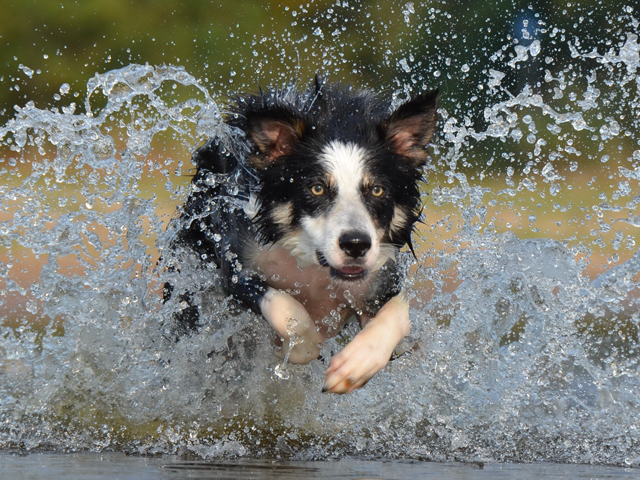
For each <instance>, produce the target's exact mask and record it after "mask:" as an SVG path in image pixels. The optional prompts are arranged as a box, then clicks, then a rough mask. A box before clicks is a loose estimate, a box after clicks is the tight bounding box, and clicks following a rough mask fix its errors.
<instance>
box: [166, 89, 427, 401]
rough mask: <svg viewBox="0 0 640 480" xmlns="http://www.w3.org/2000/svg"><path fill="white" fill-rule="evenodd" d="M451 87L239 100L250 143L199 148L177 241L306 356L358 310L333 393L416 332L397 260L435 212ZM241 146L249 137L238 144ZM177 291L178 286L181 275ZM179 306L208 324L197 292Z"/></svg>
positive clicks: (334, 368)
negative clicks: (442, 113)
mask: <svg viewBox="0 0 640 480" xmlns="http://www.w3.org/2000/svg"><path fill="white" fill-rule="evenodd" d="M436 97H437V91H430V92H427V93H424V94H422V95H420V96H417V97H415V98H413V99H411V100H409V101H407V102H405V103H403V104H402V105H400V106H399V107H398V108H397V109H396V110H395V111H391V109H390V103H389V102H385V101H382V100H380V99H379V98H377V97H376V96H375V95H374V94H372V93H370V92H368V91H362V90H354V89H351V88H346V87H341V86H338V85H330V84H326V83H323V82H322V81H320V80H319V79H318V78H316V80H315V82H313V83H312V85H311V86H310V87H309V88H308V89H306V90H304V91H298V90H295V89H294V88H290V89H286V90H277V89H270V90H264V91H263V90H261V91H260V92H259V93H258V94H253V95H246V96H238V97H235V99H234V101H233V105H232V107H231V110H230V113H229V114H228V115H227V116H226V123H227V125H228V126H229V127H231V131H232V132H235V133H236V136H237V137H238V138H236V139H235V140H237V141H239V142H240V145H241V148H239V149H238V148H237V147H236V148H235V149H234V152H231V148H227V147H228V146H225V145H222V144H221V143H219V142H218V141H216V140H213V141H210V142H208V143H207V144H205V145H204V146H203V147H201V148H200V149H199V150H197V151H196V152H195V153H194V155H193V161H194V163H195V165H196V166H197V172H196V174H195V177H194V179H193V183H192V188H191V193H190V195H189V198H188V199H187V202H186V204H185V206H184V211H183V214H182V216H181V222H183V223H181V225H182V226H181V230H180V232H179V234H178V236H177V238H176V245H179V246H182V247H186V248H188V249H191V250H193V251H194V252H195V253H197V254H198V255H199V257H200V258H201V259H202V261H203V262H212V263H215V264H216V266H217V267H218V268H219V269H220V276H221V278H222V283H223V288H224V290H225V293H226V294H229V295H232V296H233V297H234V298H235V299H236V300H237V301H239V302H241V303H242V304H244V305H245V306H247V307H249V308H251V309H252V310H253V311H255V312H256V313H259V314H261V315H263V316H264V318H265V319H266V320H267V322H269V324H270V325H271V327H272V328H273V329H274V330H275V332H276V333H277V334H278V335H279V337H280V338H281V339H282V350H281V352H280V353H281V355H282V356H286V358H287V359H288V361H289V362H292V363H307V362H309V361H311V360H313V359H315V358H317V357H318V355H319V353H320V347H321V345H322V343H323V341H324V340H325V339H326V338H329V337H332V336H334V335H336V334H337V333H338V332H340V330H341V328H342V326H343V325H344V323H345V322H346V321H347V320H348V318H350V317H351V316H352V315H354V314H355V315H356V316H357V317H358V319H359V321H360V325H361V327H362V329H361V331H360V332H359V333H358V334H357V335H356V336H355V337H354V338H353V339H352V340H351V341H350V342H349V343H348V344H347V345H346V346H345V347H344V349H343V350H342V351H341V352H340V353H338V354H337V355H335V356H334V357H332V359H331V361H330V364H329V367H328V369H327V370H326V372H325V380H324V387H323V391H325V392H332V393H348V392H351V391H353V390H354V389H357V388H360V387H362V386H363V385H364V384H365V383H366V382H367V381H368V380H369V379H370V378H371V377H373V376H374V375H375V374H376V373H377V372H378V371H379V370H380V369H382V368H383V367H384V366H385V365H386V364H387V362H388V361H389V359H390V357H391V355H392V353H393V351H394V349H395V348H396V346H397V345H398V344H399V343H400V341H401V340H402V339H403V338H404V337H405V336H406V335H407V334H408V332H409V306H408V303H407V301H406V300H405V298H404V295H403V293H402V291H401V287H400V278H399V275H398V272H397V267H396V256H397V254H398V250H399V249H400V248H401V247H403V246H404V245H407V244H408V245H409V247H410V248H411V233H412V231H413V228H414V223H415V222H416V221H417V220H418V217H419V213H420V210H421V206H420V194H419V190H418V182H419V181H420V180H421V179H422V173H421V167H422V166H423V165H424V163H425V162H426V160H427V158H428V155H427V151H426V147H427V144H428V143H429V142H430V140H431V136H432V134H433V131H434V128H435V124H436V118H437V113H436ZM234 143H237V142H234ZM165 288H166V290H165V294H166V295H165V296H166V298H167V297H168V296H169V295H170V294H171V290H172V287H171V286H170V285H167V286H166V287H165ZM180 299H181V300H183V301H186V302H187V305H188V307H187V308H185V309H184V310H183V311H182V312H179V313H178V314H177V317H178V319H179V320H180V321H181V322H183V324H186V325H188V326H191V327H195V326H196V325H197V321H198V316H197V315H198V309H197V305H194V304H193V301H192V296H191V295H190V294H189V293H185V294H183V295H182V296H181V297H180Z"/></svg>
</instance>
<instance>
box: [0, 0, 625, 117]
mask: <svg viewBox="0 0 640 480" xmlns="http://www.w3.org/2000/svg"><path fill="white" fill-rule="evenodd" d="M617 8H618V7H616V8H615V9H613V10H616V9H617ZM610 10H612V6H611V5H608V2H603V1H596V0H581V1H580V2H567V1H566V0H550V1H534V2H532V1H526V0H512V1H505V0H498V1H495V2H473V1H460V0H443V1H437V0H436V1H428V2H406V1H399V2H394V1H388V0H384V1H353V0H352V1H337V2H336V1H323V0H318V1H311V2H308V1H306V0H280V1H273V0H272V1H267V2H261V1H256V0H235V1H230V0H223V1H221V2H211V1H206V0H191V1H177V0H157V1H153V2H151V1H147V0H111V1H104V0H81V1H69V0H62V1H51V0H20V1H12V0H5V1H4V2H3V6H2V15H1V16H0V42H1V43H0V44H1V45H2V48H0V120H3V122H2V123H4V121H6V120H7V119H8V118H11V116H12V114H13V106H14V105H24V104H25V103H26V102H27V101H28V100H33V101H34V102H35V103H36V106H38V107H39V108H43V107H48V106H56V105H59V104H60V105H67V104H68V103H69V102H70V100H69V96H72V97H73V100H71V101H75V102H77V103H79V106H81V103H82V101H83V99H84V94H85V92H86V87H85V85H86V82H87V80H88V79H89V78H91V77H92V76H93V75H94V74H95V73H103V72H105V71H108V70H111V69H115V68H120V67H122V66H125V65H128V64H130V63H142V64H144V63H149V64H151V65H160V64H165V63H166V64H174V65H182V66H184V67H185V68H186V69H187V71H188V72H189V73H191V74H192V75H194V76H195V77H197V78H200V79H202V81H203V83H204V84H205V85H207V86H208V87H209V88H210V91H211V92H212V94H214V96H215V95H216V94H226V93H228V92H230V91H236V90H241V89H247V88H255V87H256V85H257V84H261V85H267V84H271V83H274V82H286V81H291V80H292V79H299V80H301V81H305V82H306V81H307V79H308V78H309V77H310V76H311V75H313V74H314V73H315V72H320V73H325V74H328V76H329V78H331V79H332V80H345V81H347V82H349V83H352V84H355V85H360V86H369V87H370V88H373V89H374V90H381V89H387V90H395V89H398V88H401V87H402V86H403V85H404V84H412V83H413V84H417V85H419V86H421V85H428V86H429V87H440V89H441V91H443V92H444V93H445V95H443V101H444V102H445V104H446V102H447V99H449V98H455V101H456V102H458V103H459V102H460V101H464V100H466V99H468V97H470V96H471V95H472V94H473V87H474V86H475V84H477V82H478V78H477V75H478V74H479V73H480V72H482V71H483V70H484V69H485V68H484V67H485V66H486V65H488V64H489V63H490V61H489V58H490V56H491V55H492V54H494V53H495V52H497V51H500V49H501V48H502V47H503V46H504V45H505V44H507V43H510V42H511V41H512V40H513V39H514V38H515V39H518V38H520V39H522V37H523V31H522V29H523V27H524V26H525V25H526V24H528V31H529V32H530V37H529V38H525V39H524V41H525V42H526V44H528V43H530V42H531V41H532V39H534V38H538V37H539V39H540V41H541V42H542V49H543V51H544V50H545V49H549V48H554V45H555V44H556V43H557V44H560V43H564V42H565V41H566V40H568V39H570V38H571V36H573V34H578V33H579V34H580V35H581V42H582V45H581V46H582V49H583V50H589V49H591V48H592V47H595V46H598V45H599V42H600V39H601V34H603V33H605V32H607V33H611V32H612V31H613V32H614V33H615V28H616V25H612V23H611V15H607V11H610ZM552 28H556V29H558V30H559V31H560V32H564V31H566V32H567V33H568V34H567V37H568V38H567V39H565V38H564V37H563V38H562V39H561V38H560V35H557V36H554V37H553V38H552V37H550V36H549V35H540V34H539V33H537V30H538V29H543V30H545V29H547V30H551V29H552ZM545 31H546V30H545ZM585 32H587V33H585ZM591 32H592V33H591ZM412 59H413V60H412ZM543 61H544V60H543V59H542V58H540V59H539V62H538V64H536V62H529V63H527V64H526V65H518V66H517V68H513V69H510V71H507V72H505V73H506V74H507V77H506V78H505V79H504V80H503V85H505V86H506V87H508V88H511V89H513V91H517V90H519V89H520V87H521V86H522V85H524V84H525V83H526V82H528V83H530V84H531V83H532V80H533V81H534V83H535V81H537V80H539V79H541V78H542V75H543V68H542V62H543ZM568 61H569V53H568V49H566V48H564V49H562V50H559V51H558V52H557V55H556V57H555V58H554V61H553V62H552V63H551V64H547V65H544V69H550V70H551V71H554V70H557V69H562V68H564V67H565V66H566V64H567V62H568ZM465 64H466V65H469V66H470V71H469V72H468V73H467V74H466V75H461V66H463V65H465ZM409 69H411V71H410V72H409V71H407V70H409ZM63 84H69V87H70V91H69V93H68V95H67V98H65V99H62V100H58V96H64V95H61V94H60V87H61V85H63ZM64 91H65V89H64V88H63V93H64ZM81 108H82V107H81Z"/></svg>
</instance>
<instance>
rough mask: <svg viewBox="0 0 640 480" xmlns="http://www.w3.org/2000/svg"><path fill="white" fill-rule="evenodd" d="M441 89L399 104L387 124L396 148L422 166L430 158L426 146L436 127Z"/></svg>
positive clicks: (395, 149) (387, 136)
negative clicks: (438, 98) (439, 91)
mask: <svg viewBox="0 0 640 480" xmlns="http://www.w3.org/2000/svg"><path fill="white" fill-rule="evenodd" d="M437 97H438V90H432V91H430V92H427V93H425V94H423V95H420V96H419V97H416V98H414V99H412V100H409V101H408V102H406V103H403V104H402V105H400V106H399V107H398V109H397V110H396V111H395V112H393V113H392V114H391V116H390V117H389V119H388V120H387V121H386V122H385V124H384V125H383V129H384V134H385V136H386V139H387V141H389V142H390V143H391V146H392V148H393V150H394V151H395V152H396V153H398V154H400V155H402V156H404V157H407V158H409V159H410V160H412V161H413V163H414V164H415V166H416V167H420V166H422V165H424V164H425V162H426V161H427V151H426V150H425V148H426V146H427V145H428V144H429V142H430V141H431V137H432V136H433V132H434V130H435V126H436V120H437V117H438V113H437Z"/></svg>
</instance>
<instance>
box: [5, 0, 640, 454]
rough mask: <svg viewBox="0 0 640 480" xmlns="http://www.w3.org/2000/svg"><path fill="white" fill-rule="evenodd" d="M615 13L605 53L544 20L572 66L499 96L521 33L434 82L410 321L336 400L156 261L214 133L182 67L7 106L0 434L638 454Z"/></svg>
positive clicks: (632, 269) (212, 114)
mask: <svg viewBox="0 0 640 480" xmlns="http://www.w3.org/2000/svg"><path fill="white" fill-rule="evenodd" d="M628 13H630V12H628ZM401 15H402V16H403V18H404V21H405V22H406V23H407V24H409V25H410V26H413V24H414V22H415V23H419V21H420V20H419V18H418V15H419V8H418V7H417V6H414V4H413V3H407V4H406V5H405V9H404V10H403V11H402V12H401ZM433 15H435V13H434V14H433ZM441 15H445V16H446V15H448V14H446V12H442V13H441ZM300 21H302V19H301V20H300ZM634 22H635V20H634V19H633V18H632V17H628V29H627V32H628V33H626V35H625V36H624V38H623V40H622V41H619V42H617V43H616V41H612V42H611V45H609V46H607V51H606V52H604V51H598V50H597V49H596V50H592V51H590V52H585V51H583V50H582V49H581V46H580V44H579V43H576V42H575V41H571V42H569V41H567V42H565V41H564V40H563V42H565V43H563V44H562V47H558V48H568V49H569V50H570V52H571V56H572V58H573V59H574V60H575V62H574V63H573V64H572V65H568V66H567V67H566V68H561V69H555V70H554V71H553V72H552V71H550V70H547V71H545V72H544V74H543V76H542V77H543V78H542V79H541V80H540V82H538V83H535V82H531V83H527V84H525V85H524V86H523V87H522V88H521V89H520V90H519V92H518V91H514V92H512V91H510V89H512V88H513V87H512V85H513V82H512V83H511V84H510V83H509V82H508V81H507V80H508V78H509V75H510V73H509V74H508V73H505V72H511V71H517V70H518V69H519V68H524V66H526V65H528V64H530V63H531V62H537V61H539V60H540V59H541V58H543V57H546V58H550V57H551V55H552V54H553V53H550V52H548V51H547V50H545V46H544V45H545V39H544V38H541V37H538V38H536V39H534V40H531V41H530V43H528V44H526V45H519V44H518V45H516V44H514V43H513V42H511V43H508V44H506V45H505V46H504V48H503V49H501V50H500V51H498V52H496V53H494V54H492V55H491V58H490V59H489V60H488V62H489V64H490V65H491V68H488V67H487V68H486V70H485V66H486V65H485V66H479V65H478V64H473V63H465V64H464V65H463V66H462V67H464V68H462V67H460V71H461V72H462V74H463V75H472V74H473V75H476V76H477V78H478V83H477V89H478V96H477V97H473V98H475V100H474V101H473V102H472V101H471V100H469V102H470V103H469V104H464V105H463V104H460V103H457V99H456V98H455V97H454V98H453V99H451V98H450V99H448V100H446V99H445V100H444V102H443V105H445V106H444V107H443V109H442V110H441V117H442V123H441V125H442V133H441V136H440V138H439V139H438V140H437V141H436V144H435V145H434V155H433V157H434V160H433V163H432V165H430V166H429V170H428V172H427V173H428V176H429V180H430V187H429V189H430V191H431V196H430V197H427V196H426V194H425V196H424V201H425V204H426V205H427V208H426V209H425V212H424V218H423V220H424V222H425V226H424V227H422V228H421V230H420V231H419V232H418V234H417V235H416V240H417V243H419V244H420V245H416V248H417V252H418V261H417V262H415V261H413V260H412V258H411V257H410V256H409V255H407V256H406V257H405V259H404V261H405V263H406V265H405V268H406V269H407V271H408V272H409V274H408V276H407V288H408V291H409V296H410V297H411V299H412V307H413V308H412V311H411V317H412V332H411V335H410V337H409V338H408V339H407V340H406V341H405V342H404V343H403V344H402V346H401V349H400V352H399V353H401V355H400V356H399V357H398V358H396V359H395V360H394V361H392V362H391V363H390V365H389V366H388V367H387V368H386V369H385V370H384V371H383V372H381V373H380V374H379V375H377V376H376V377H375V378H374V379H372V380H371V381H370V382H369V384H368V385H367V386H366V388H364V389H362V390H359V391H357V392H355V393H353V394H351V395H349V396H344V397H337V396H333V395H326V394H322V393H321V386H322V380H323V375H322V372H323V370H324V368H325V367H326V365H325V364H323V363H322V362H321V361H319V360H316V361H314V362H311V363H310V364H309V365H304V366H300V365H288V364H287V365H286V372H285V373H286V374H287V375H288V376H289V378H288V380H287V381H286V382H282V381H279V379H276V378H274V369H275V368H276V367H277V366H280V365H281V363H280V360H279V359H278V358H276V357H275V355H274V352H275V344H276V343H277V339H276V338H275V334H274V333H273V332H272V331H271V330H270V329H269V327H268V326H267V325H266V322H264V321H262V320H261V319H259V318H257V317H256V316H255V315H253V314H250V313H249V312H246V311H244V310H242V309H241V308H238V306H237V305H235V304H234V303H233V302H231V301H230V300H229V299H228V298H225V297H224V296H222V295H221V294H220V289H219V284H218V278H217V272H216V271H215V270H210V269H206V268H203V267H202V266H201V264H200V259H198V258H194V257H193V256H191V255H190V254H189V253H188V252H182V253H181V252H178V254H177V256H175V257H173V256H172V258H171V259H164V258H163V256H162V252H163V250H164V249H165V248H167V246H168V245H169V243H170V240H171V238H172V236H173V235H174V234H175V231H174V229H175V226H174V225H173V224H172V223H171V222H170V219H171V218H172V217H174V216H175V215H176V210H175V209H176V206H178V205H180V204H181V202H182V201H183V200H184V198H185V196H186V194H187V189H188V183H189V178H188V177H187V176H183V172H188V171H189V169H190V168H191V167H190V165H189V164H188V163H186V159H187V158H189V155H190V152H191V151H192V150H193V149H194V148H195V147H196V146H197V145H198V144H200V143H201V142H203V141H204V140H205V139H206V138H211V137H215V138H217V139H219V141H221V142H223V143H224V145H225V146H226V147H227V148H229V149H233V148H237V147H235V145H236V142H234V139H235V135H237V133H236V132H233V131H230V130H229V129H228V128H227V127H226V126H225V125H224V123H222V121H221V118H222V109H221V108H220V107H219V106H218V103H217V102H216V101H215V100H214V99H213V96H212V94H211V93H210V92H209V91H208V90H207V88H206V87H205V86H203V85H202V84H201V82H199V81H198V80H197V79H196V78H194V77H193V76H191V75H189V74H188V73H187V72H186V71H185V70H184V69H183V68H178V67H171V66H164V67H152V66H149V65H144V66H143V65H130V66H128V67H125V68H122V69H119V70H113V71H110V72H107V73H104V74H99V75H96V76H95V77H94V78H92V79H91V80H90V81H89V82H88V84H87V100H86V104H85V111H86V114H79V113H77V106H76V105H74V104H73V103H70V104H69V105H68V106H66V107H65V108H63V109H62V110H61V111H60V110H56V109H52V110H46V109H39V108H37V107H36V106H35V105H34V104H33V103H27V104H26V105H25V106H24V107H19V108H17V109H16V114H15V116H14V118H13V119H12V120H10V121H9V122H8V123H7V124H6V125H4V126H2V127H0V139H2V148H3V153H2V155H3V157H2V161H1V163H0V176H2V178H3V185H2V186H0V189H1V193H2V198H1V199H0V214H1V215H2V217H0V218H1V221H2V223H1V224H0V233H1V234H2V236H1V237H0V239H1V240H2V248H3V249H2V251H1V252H0V289H1V290H2V300H0V301H1V302H2V304H1V305H0V308H3V316H4V320H3V322H2V326H0V378H1V380H2V381H1V382H0V446H2V447H3V448H15V449H23V450H32V449H53V450H57V451H60V450H80V449H90V450H98V451H99V450H104V449H122V450H127V451H132V452H143V453H156V452H191V453H194V454H197V455H200V456H203V457H217V456H234V455H240V456H241V455H256V456H280V457H283V456H285V457H294V458H327V457H332V456H344V455H356V454H360V455H367V456H384V457H410V458H420V459H424V458H428V459H466V460H483V461H487V460H489V461H490V460H499V461H507V460H510V461H538V460H552V461H565V462H585V463H610V464H621V465H638V464H640V457H638V456H637V453H636V452H637V451H638V446H639V443H640V435H639V434H638V431H637V427H636V426H637V425H638V416H639V414H640V405H639V403H640V397H639V396H638V394H637V392H638V391H640V389H639V388H638V387H639V380H638V358H639V357H638V355H639V352H638V346H637V345H638V323H639V321H640V316H639V313H638V312H639V310H638V300H637V299H638V281H639V278H638V276H639V273H638V272H639V271H640V269H639V265H640V263H639V262H640V260H639V257H638V255H639V254H638V253H637V248H636V244H635V236H636V234H635V230H634V229H635V228H636V227H637V225H638V222H637V217H638V216H639V215H640V213H638V212H637V206H638V203H639V202H640V200H639V198H640V197H638V196H634V195H635V194H636V192H635V190H637V181H638V179H639V178H640V175H639V174H638V169H639V168H640V153H639V151H638V150H637V144H638V138H637V133H636V132H637V131H638V127H640V125H638V120H637V119H638V108H640V107H639V106H638V105H639V100H638V93H637V85H638V82H639V80H638V78H639V77H637V67H638V58H639V57H638V52H639V48H638V43H637V36H636V35H635V34H634V33H631V32H632V31H633V27H634V25H636V26H637V22H635V23H634ZM317 28H318V30H319V31H320V32H321V33H322V30H321V29H320V27H317ZM336 31H338V30H336ZM546 32H547V33H546V35H548V37H549V38H552V39H554V38H556V35H558V36H559V35H560V33H558V32H554V30H553V29H552V28H549V29H548V30H546ZM329 34H330V31H328V30H327V31H326V32H325V35H326V36H329ZM340 35H342V34H341V33H340V31H338V34H337V35H336V37H338V38H339V37H340ZM536 42H537V43H536ZM411 55H413V54H412V53H411V52H410V51H408V52H407V54H406V55H405V56H403V57H402V58H403V60H404V62H402V61H400V62H399V63H398V64H399V65H400V66H401V69H403V71H405V70H406V69H405V66H406V67H407V69H408V71H406V73H407V74H411V75H418V73H417V72H418V71H419V70H420V68H419V67H420V65H419V64H418V63H417V62H418V60H417V56H416V57H412V56H411ZM447 58H448V57H447ZM407 59H408V60H407ZM449 60H450V59H449ZM256 61H259V60H256ZM409 62H411V65H410V64H409ZM414 62H416V63H414ZM443 62H444V63H443V65H446V60H443ZM478 63H480V62H478ZM332 65H333V64H332ZM25 68H26V67H25ZM434 68H436V67H434ZM434 77H435V75H434ZM465 78H466V77H465ZM583 79H584V81H583ZM413 80H415V82H416V83H417V82H419V79H418V78H417V77H414V78H413ZM585 82H586V83H585ZM399 84H400V83H399ZM412 85H413V83H412V81H411V82H409V83H407V84H403V85H401V86H400V88H399V89H398V90H397V91H396V92H395V98H396V99H397V101H399V100H400V99H401V98H404V96H406V95H407V94H409V93H410V92H411V91H412V89H413V88H414V87H413V86H412ZM480 87H482V88H480ZM415 88H421V87H419V86H417V87H415ZM62 90H64V89H63V88H62V87H61V93H62ZM480 93H482V95H480ZM454 95H455V94H454ZM604 155H607V156H608V161H607V162H605V163H603V162H601V161H600V160H601V159H602V158H603V156H604ZM587 160H591V161H590V162H588V161H587ZM594 160H595V161H594ZM218 181H230V180H229V179H224V178H212V179H211V182H218ZM585 192H586V193H585ZM169 262H172V264H169ZM175 267H179V271H178V270H177V269H176V268H175ZM164 281H170V282H171V283H172V284H174V285H178V286H179V289H183V290H184V291H191V292H196V293H195V296H196V300H198V301H199V303H200V305H201V306H200V309H201V317H202V318H203V319H205V324H204V325H203V327H202V328H201V329H200V330H199V331H197V332H195V333H193V334H189V335H184V334H182V332H180V331H179V329H178V327H177V326H176V325H175V323H174V320H173V315H174V313H175V312H176V311H178V310H180V309H183V308H188V304H186V303H185V302H182V301H181V299H180V295H178V294H176V295H174V296H173V297H172V300H171V301H169V302H167V303H166V304H162V302H161V286H162V284H163V283H164ZM356 331H357V326H356V325H354V324H351V325H349V326H348V327H347V328H346V329H345V331H344V332H342V333H341V334H340V335H339V336H338V337H336V338H334V339H332V340H329V341H327V342H326V344H325V345H324V346H323V349H322V358H324V359H327V360H328V359H329V358H330V357H331V354H332V353H335V352H337V351H338V350H339V349H341V348H342V347H343V345H344V344H345V343H346V341H348V339H349V338H350V336H352V335H353V334H354V333H355V332H356ZM285 363H286V361H285ZM282 365H284V364H282ZM280 368H281V370H282V369H283V367H280Z"/></svg>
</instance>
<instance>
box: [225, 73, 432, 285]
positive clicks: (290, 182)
mask: <svg viewBox="0 0 640 480" xmlns="http://www.w3.org/2000/svg"><path fill="white" fill-rule="evenodd" d="M436 95H437V92H429V93H427V94H425V95H422V96H420V97H417V98H415V99H413V100H410V101H408V102H407V103H405V104H403V105H401V106H400V107H399V108H398V109H397V110H396V111H395V112H393V113H391V114H389V113H388V106H387V105H386V104H384V103H383V102H380V101H378V100H377V99H376V98H375V97H374V96H373V95H371V94H370V93H367V92H351V91H347V90H344V89H339V88H337V87H328V86H325V85H320V84H318V83H316V85H315V88H314V89H312V90H311V91H309V92H306V93H302V94H300V93H292V92H291V91H288V92H285V93H278V92H266V93H264V92H263V93H262V94H261V95H259V96H253V97H246V98H244V99H241V101H240V102H239V106H240V110H241V111H240V115H238V117H239V118H243V119H244V123H241V124H240V125H239V126H240V127H241V128H242V129H243V130H244V131H245V132H246V133H247V136H248V138H249V139H250V140H251V141H252V143H253V144H254V145H255V149H256V150H255V155H254V156H253V158H252V164H253V166H254V167H255V168H256V169H257V171H258V174H259V176H260V185H261V189H260V192H259V195H258V197H259V198H258V201H259V210H258V214H257V216H256V219H255V220H256V222H257V224H258V227H259V230H260V232H261V235H262V236H263V240H264V241H265V242H266V243H278V244H281V245H282V246H284V247H285V248H287V249H288V250H289V251H290V252H291V254H292V255H294V256H295V257H296V258H298V260H299V262H300V263H302V264H313V263H315V264H318V265H321V266H324V267H328V268H329V269H330V271H331V275H332V276H333V277H335V278H336V279H339V280H341V281H345V282H355V281H362V280H364V279H366V278H367V276H368V274H369V273H370V272H372V271H375V270H376V269H378V268H379V267H380V266H382V265H383V264H384V263H385V262H386V261H387V260H388V259H389V258H394V257H395V252H396V249H397V248H399V247H401V246H403V245H404V244H406V243H409V244H410V241H411V232H412V229H413V224H414V223H415V221H416V220H417V218H418V214H419V204H420V202H419V198H420V195H419V191H418V186H417V184H418V181H419V180H420V178H421V172H420V167H421V166H422V165H423V164H424V163H425V161H426V159H427V154H426V151H425V147H426V145H427V144H428V143H429V141H430V139H431V136H432V133H433V130H434V126H435V121H436Z"/></svg>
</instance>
